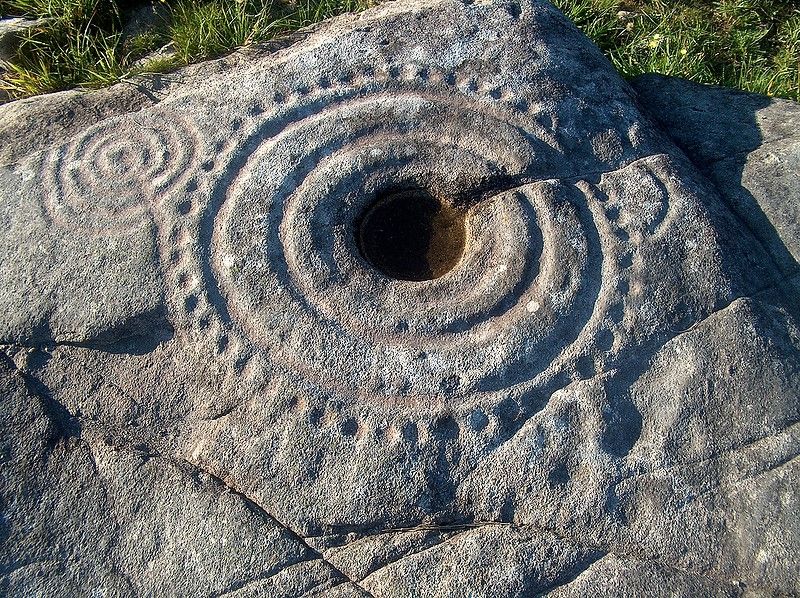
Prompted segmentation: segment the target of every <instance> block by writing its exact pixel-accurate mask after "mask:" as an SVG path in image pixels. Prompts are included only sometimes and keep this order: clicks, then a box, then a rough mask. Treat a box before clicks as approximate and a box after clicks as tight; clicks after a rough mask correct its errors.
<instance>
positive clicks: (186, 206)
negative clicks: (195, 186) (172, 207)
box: [178, 200, 192, 216]
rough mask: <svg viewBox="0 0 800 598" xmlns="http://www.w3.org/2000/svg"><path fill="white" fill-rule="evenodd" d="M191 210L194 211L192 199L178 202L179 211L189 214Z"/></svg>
mask: <svg viewBox="0 0 800 598" xmlns="http://www.w3.org/2000/svg"><path fill="white" fill-rule="evenodd" d="M191 211H192V202H191V201H189V200H186V201H182V202H181V203H179V204H178V212H180V213H181V214H182V215H184V216H185V215H186V214H188V213H189V212H191Z"/></svg>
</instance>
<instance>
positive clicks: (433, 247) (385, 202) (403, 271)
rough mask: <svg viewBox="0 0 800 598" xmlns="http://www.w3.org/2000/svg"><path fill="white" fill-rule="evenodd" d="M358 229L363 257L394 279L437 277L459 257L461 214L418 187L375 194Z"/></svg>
mask: <svg viewBox="0 0 800 598" xmlns="http://www.w3.org/2000/svg"><path fill="white" fill-rule="evenodd" d="M358 229H359V230H358V242H359V246H360V249H361V254H362V255H363V256H364V258H365V259H366V260H367V261H368V262H369V263H370V264H371V265H372V266H374V267H375V268H376V269H378V270H379V271H381V272H382V273H384V274H385V275H387V276H389V277H391V278H396V279H399V280H411V281H423V280H432V279H434V278H439V277H440V276H443V275H445V274H447V272H449V271H450V270H452V269H453V268H454V267H455V266H456V264H458V262H459V261H460V260H461V256H462V255H463V253H464V244H465V236H466V227H465V214H464V212H463V211H462V210H459V209H457V208H454V207H452V206H450V205H448V204H446V203H443V202H441V201H439V200H438V199H437V198H435V197H433V196H432V195H431V194H429V193H428V192H426V191H424V190H422V189H412V190H408V191H399V192H392V193H388V194H385V195H381V196H379V197H378V199H377V201H375V203H373V204H372V205H371V206H370V207H369V208H368V209H367V210H366V212H365V213H364V214H363V215H362V218H361V222H360V225H359V227H358Z"/></svg>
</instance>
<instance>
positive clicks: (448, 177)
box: [0, 0, 800, 596]
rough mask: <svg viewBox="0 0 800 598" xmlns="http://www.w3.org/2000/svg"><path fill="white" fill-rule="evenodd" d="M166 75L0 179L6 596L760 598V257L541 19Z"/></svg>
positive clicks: (484, 22) (472, 8)
mask: <svg viewBox="0 0 800 598" xmlns="http://www.w3.org/2000/svg"><path fill="white" fill-rule="evenodd" d="M192 81H193V82H191V83H187V84H186V85H185V87H184V88H181V86H175V88H174V89H173V90H172V91H171V92H170V95H169V96H168V97H167V98H166V99H164V100H163V101H161V102H160V103H158V104H157V105H154V106H152V107H147V108H143V109H141V110H139V111H136V112H131V113H129V114H119V115H117V116H113V117H110V118H106V119H105V120H101V121H100V122H98V123H96V124H93V125H92V126H89V127H87V128H85V129H83V130H80V131H78V132H75V133H74V135H73V136H72V137H71V138H69V139H66V140H58V141H53V142H52V143H50V144H48V145H47V147H40V148H39V149H37V150H36V151H31V152H30V153H29V154H28V155H26V156H25V157H22V158H19V159H15V160H14V162H13V163H10V164H7V165H6V166H4V167H3V171H2V173H0V188H2V193H3V195H4V197H5V198H6V201H5V202H4V206H3V208H2V209H3V213H2V220H0V223H2V226H3V227H4V230H5V231H6V234H5V235H4V240H2V242H0V255H1V256H2V262H1V263H2V265H1V266H0V267H1V269H0V281H2V284H0V304H2V305H3V307H4V311H5V312H6V313H7V314H8V317H7V318H6V321H5V322H4V323H2V324H1V325H0V338H2V342H3V343H5V349H4V351H5V354H6V356H7V357H6V358H5V361H4V363H5V369H6V370H7V372H6V373H5V378H4V384H5V387H4V394H3V397H4V399H3V400H4V403H5V404H6V405H7V406H8V407H7V408H4V410H3V412H4V414H5V415H4V416H3V417H4V419H3V423H2V425H3V426H4V432H3V436H4V437H5V438H9V441H8V443H9V444H8V446H9V447H10V448H8V449H7V451H6V453H7V454H8V455H9V457H8V458H9V466H8V467H7V468H6V469H5V471H6V472H7V473H4V474H3V475H4V488H5V489H4V490H2V492H3V504H4V505H9V506H8V507H5V506H4V514H5V519H4V521H5V522H6V523H5V524H4V525H6V530H7V531H6V532H5V537H6V540H5V541H4V544H5V547H4V549H3V559H4V560H3V563H4V564H3V567H4V569H3V570H2V574H3V575H4V577H3V582H2V583H3V584H5V585H4V588H5V589H6V590H7V591H8V592H9V593H16V594H22V593H29V592H30V591H31V590H35V589H39V590H40V591H42V592H43V593H45V594H46V593H48V592H53V591H55V590H54V588H57V587H80V586H81V585H82V584H83V583H85V580H90V583H91V584H93V587H95V588H99V589H103V588H105V591H107V592H112V593H113V592H121V593H132V594H137V593H143V594H147V593H156V592H163V591H168V589H169V588H175V587H178V586H181V585H182V584H184V583H189V582H185V581H184V580H183V577H184V571H185V570H186V569H187V568H191V570H192V571H193V572H195V575H194V577H193V578H192V580H191V582H190V583H189V585H187V586H186V587H187V588H189V589H187V593H198V592H205V593H214V594H220V595H221V594H223V593H240V594H241V595H300V594H302V593H304V592H313V591H319V590H324V589H327V590H329V591H336V592H340V593H341V594H342V595H363V594H367V595H369V594H372V595H375V596H393V595H426V596H428V595H438V594H441V595H447V596H452V595H470V596H472V595H492V596H495V595H520V594H525V595H527V594H530V593H535V592H545V591H549V590H553V589H555V588H556V587H558V592H560V593H561V594H570V593H571V592H574V593H576V595H577V594H582V593H584V592H585V591H586V590H585V588H586V587H588V586H591V587H599V586H602V585H603V584H612V585H613V583H612V580H614V579H616V577H617V576H624V577H625V579H626V583H629V588H630V589H629V590H626V591H631V592H635V591H642V592H645V591H646V592H648V593H658V591H660V590H663V591H664V592H667V591H677V592H684V593H687V594H692V593H698V592H700V593H702V592H714V593H730V594H733V595H737V594H740V593H742V592H743V591H744V589H745V588H747V587H753V588H756V589H764V590H768V591H796V590H797V584H798V579H800V576H798V570H797V563H796V560H795V559H794V558H793V557H792V556H790V555H793V554H795V552H796V549H797V548H798V540H799V539H800V534H798V530H797V529H796V525H797V524H796V522H795V521H794V519H793V515H792V514H793V512H794V510H793V507H792V505H796V504H797V500H798V499H797V494H796V490H794V485H793V480H795V479H796V476H795V473H794V468H795V467H796V461H795V459H796V454H797V448H798V446H799V445H798V439H797V434H798V431H797V430H795V426H796V425H797V424H796V422H797V421H798V412H800V405H798V389H800V378H798V376H799V375H800V367H799V366H800V361H799V360H798V357H799V356H800V352H798V348H799V345H800V335H798V328H797V324H796V319H795V318H796V317H797V314H796V313H795V312H796V298H797V286H796V284H797V283H796V280H797V279H796V276H797V270H796V265H797V264H796V262H794V266H792V262H781V263H780V265H778V264H777V263H776V258H775V255H776V253H775V249H774V248H775V246H776V245H779V244H780V243H781V242H782V241H781V237H780V235H778V234H776V233H774V231H773V233H772V236H768V235H769V231H768V229H757V228H754V227H753V226H748V225H746V224H745V223H744V222H743V221H742V220H741V215H740V214H739V213H738V212H736V211H735V210H731V209H730V207H729V203H728V201H729V196H728V195H727V193H728V192H727V191H725V190H723V193H722V194H720V192H719V191H718V189H717V188H716V187H715V184H714V182H712V180H709V179H708V178H707V177H706V174H705V173H704V171H701V170H700V169H698V168H697V167H696V165H695V164H694V163H693V162H692V160H693V159H694V157H693V154H692V152H691V151H687V152H686V153H684V152H683V151H682V150H681V149H679V147H678V146H677V145H675V142H673V141H672V140H671V139H670V138H669V137H668V135H667V134H665V132H664V131H662V130H660V129H659V128H657V127H656V126H655V125H654V121H653V120H652V117H651V116H650V115H648V114H647V113H645V112H642V111H641V109H640V108H639V105H638V103H637V99H636V96H635V94H634V92H633V91H632V90H631V88H630V87H628V85H627V84H626V83H624V82H623V81H622V80H621V79H620V78H619V77H618V75H617V74H616V73H615V72H614V70H613V69H612V67H611V66H610V65H609V64H608V63H607V62H606V61H605V60H604V59H603V58H602V56H601V54H600V53H599V51H598V50H597V49H596V48H594V47H593V46H592V45H591V44H590V43H589V42H588V41H587V40H586V39H585V38H583V37H582V35H581V34H580V33H579V32H578V31H577V30H576V29H575V28H574V27H572V26H571V25H570V24H569V23H568V22H567V21H566V20H565V19H564V18H563V17H562V16H561V15H560V14H559V13H558V12H557V11H556V10H555V9H553V8H552V7H551V6H550V5H549V4H547V3H545V2H539V1H531V2H526V3H523V4H515V3H471V2H469V3H460V2H449V1H435V0H432V1H430V2H420V3H410V4H409V3H406V4H403V5H400V4H395V3H392V4H387V5H385V6H381V7H378V8H376V9H373V10H371V11H367V12H366V13H364V14H362V15H359V16H352V17H345V18H342V19H338V20H335V21H332V22H331V23H328V24H325V25H323V26H321V27H319V28H318V30H316V31H314V32H311V33H310V34H309V35H308V38H307V39H306V40H304V41H303V42H301V43H298V44H296V45H295V46H292V47H290V48H288V49H286V50H284V51H281V52H278V53H276V54H273V55H268V56H264V57H261V58H259V59H258V60H254V61H253V62H252V63H251V64H248V65H245V66H241V65H240V66H238V67H237V68H235V69H218V72H216V73H215V74H214V75H213V76H210V77H208V78H207V80H203V79H202V78H194V79H193V80H192ZM126 93H128V92H127V91H126ZM791 109H795V108H792V107H787V110H791ZM31 110H36V106H35V105H34V106H33V107H32V108H31ZM123 112H124V111H123ZM0 116H1V115H0ZM754 122H755V121H754ZM743 126H744V125H743ZM753 126H755V125H753ZM40 137H41V134H39V135H38V137H37V139H39V138H40ZM678 142H679V143H681V142H682V140H681V139H678ZM37 143H39V142H38V141H37ZM684 149H685V147H684ZM687 154H688V157H687ZM726 189H727V188H726ZM761 201H765V200H763V199H761ZM765 210H766V208H765ZM773 212H774V210H773ZM770 213H772V212H770ZM765 247H767V248H768V249H769V251H768V250H767V249H765ZM793 268H795V269H793ZM27 430H32V432H28V431H27ZM28 434H31V435H33V436H34V437H35V439H36V440H35V442H34V443H33V444H31V445H30V448H25V445H24V443H23V442H22V440H23V439H24V438H25V437H26V435H28ZM137 463H139V466H138V468H137V466H136V464H137ZM68 471H72V472H74V473H73V474H69V475H68V474H67V473H65V472H68ZM755 480H758V481H755ZM77 488H90V489H91V491H90V494H91V497H92V498H91V499H90V500H88V501H83V500H81V499H80V494H79V492H78V491H77V490H76V489H77ZM87 492H89V491H88V490H87ZM187 493H188V495H190V496H192V497H193V498H192V499H191V500H188V499H187V498H186V496H187ZM34 495H35V496H36V497H37V498H33V499H31V498H26V497H31V496H34ZM37 501H38V503H42V504H53V501H55V503H57V506H58V508H53V509H50V510H38V509H37V507H36V504H37ZM175 505H185V506H184V507H183V509H177V508H175ZM226 505H227V506H226ZM787 505H788V506H787ZM150 508H157V509H159V510H160V511H159V512H163V513H164V516H163V518H159V517H154V516H152V514H149V513H148V509H150ZM221 510H222V511H227V512H229V513H230V517H227V518H226V517H224V516H223V515H222V514H221ZM86 517H90V518H93V519H92V521H93V522H94V523H92V525H93V526H95V527H96V529H95V528H92V529H93V530H94V531H92V532H91V533H89V532H86V533H85V528H84V524H83V523H82V521H83V520H84V519H85V518H86ZM198 521H207V523H205V524H203V525H204V526H205V527H201V528H198V523H197V522H198ZM26 529H35V530H38V531H36V532H34V533H33V534H31V533H27V532H23V530H26ZM45 529H47V530H48V531H47V532H45V531H43V530H45ZM86 529H88V528H86ZM167 529H168V530H169V531H167ZM264 534H267V535H268V536H269V541H265V542H264V544H263V547H261V548H259V546H261V545H260V544H259V542H260V541H261V540H260V538H262V537H263V535H264ZM56 535H57V536H58V537H59V538H65V540H63V542H64V543H65V544H64V545H65V546H67V548H66V549H64V548H61V542H62V541H61V540H58V541H57V540H55V539H54V538H55V536H56ZM234 536H235V537H237V538H242V543H241V546H237V547H236V549H235V550H231V549H230V545H229V544H226V542H231V540H230V538H232V537H234ZM98 537H99V538H101V539H102V542H100V543H98V542H97V541H96V540H97V538H98ZM136 538H139V540H136ZM142 538H148V539H152V540H147V541H144V540H141V539H142ZM173 538H177V539H179V540H180V542H183V543H184V545H191V546H192V547H193V549H192V550H193V552H192V554H193V555H194V556H193V557H191V558H190V557H189V556H187V555H186V554H185V552H184V551H183V550H182V549H181V548H180V547H179V542H177V541H176V542H173ZM219 538H222V540H218V539H219ZM234 543H235V542H234ZM242 546H245V547H247V548H242ZM64 550H67V552H69V551H72V552H71V553H70V554H74V560H75V562H76V563H77V564H76V565H75V566H74V567H72V568H68V567H66V566H64V565H63V563H64V562H65V561H64V560H63V558H64V557H63V556H60V555H63V554H64V552H63V551H64ZM59 551H60V552H59ZM756 561H757V562H758V563H759V565H758V567H756V568H753V567H751V564H752V563H753V562H756ZM654 579H657V580H660V581H658V583H657V584H656V585H657V587H656V589H655V590H654V589H653V584H654V581H653V580H654ZM82 580H84V581H82ZM614 583H615V582H614ZM587 584H588V586H587ZM190 586H191V587H190ZM604 587H611V586H609V585H606V586H604ZM626 587H628V586H626Z"/></svg>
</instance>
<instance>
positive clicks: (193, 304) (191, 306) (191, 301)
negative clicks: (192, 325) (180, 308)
mask: <svg viewBox="0 0 800 598" xmlns="http://www.w3.org/2000/svg"><path fill="white" fill-rule="evenodd" d="M197 303H198V300H197V297H196V296H195V295H189V296H188V297H187V298H186V300H185V301H184V302H183V305H184V307H186V311H187V312H189V313H192V312H193V311H194V310H195V309H197Z"/></svg>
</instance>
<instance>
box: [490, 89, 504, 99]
mask: <svg viewBox="0 0 800 598" xmlns="http://www.w3.org/2000/svg"><path fill="white" fill-rule="evenodd" d="M502 95H503V92H502V91H500V90H499V89H492V90H491V91H489V97H490V98H492V99H493V100H499V99H500V98H501V97H502Z"/></svg>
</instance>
